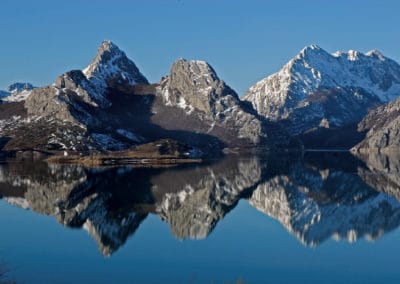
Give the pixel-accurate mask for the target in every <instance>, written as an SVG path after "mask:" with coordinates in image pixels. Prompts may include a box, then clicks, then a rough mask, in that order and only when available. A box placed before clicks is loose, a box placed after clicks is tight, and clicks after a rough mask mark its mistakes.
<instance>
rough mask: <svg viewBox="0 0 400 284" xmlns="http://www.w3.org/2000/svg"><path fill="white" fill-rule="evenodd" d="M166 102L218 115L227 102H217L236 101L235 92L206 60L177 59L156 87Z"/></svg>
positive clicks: (226, 105)
mask: <svg viewBox="0 0 400 284" xmlns="http://www.w3.org/2000/svg"><path fill="white" fill-rule="evenodd" d="M158 92H159V93H161V94H162V96H163V97H164V100H165V102H166V104H167V105H171V106H179V107H181V108H184V109H185V110H186V112H187V113H191V112H192V111H193V110H194V109H196V110H198V111H201V112H203V113H206V114H207V115H211V116H212V117H215V116H217V114H218V113H221V112H223V111H224V108H227V107H228V104H224V105H219V102H220V100H221V99H229V100H236V101H238V95H237V94H236V93H235V91H233V90H232V89H231V88H229V87H228V86H227V85H226V84H225V82H224V81H222V80H220V79H219V78H218V76H217V74H216V72H215V70H214V69H213V68H212V67H211V65H210V64H208V63H207V62H205V61H200V60H185V59H179V60H177V61H176V62H174V64H173V65H172V67H171V71H170V74H169V76H168V77H165V78H164V79H163V80H162V81H161V83H160V87H159V88H158Z"/></svg>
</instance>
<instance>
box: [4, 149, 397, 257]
mask: <svg viewBox="0 0 400 284" xmlns="http://www.w3.org/2000/svg"><path fill="white" fill-rule="evenodd" d="M398 160H399V159H398V158H397V156H395V155H391V156H384V155H377V154H376V155H373V154H370V155H369V156H362V157H359V158H356V157H353V156H352V155H351V154H348V153H329V154H328V153H312V152H311V153H306V154H305V155H303V156H289V155H288V156H280V157H276V156H272V155H270V156H253V155H249V156H243V155H230V156H227V157H225V158H223V159H220V160H216V161H208V162H206V163H204V164H202V165H196V166H184V167H183V166H181V167H174V168H164V169H154V168H145V169H143V168H133V167H115V168H85V167H82V166H74V165H48V164H46V163H43V162H36V161H30V162H27V161H25V162H18V161H12V160H9V161H6V162H5V163H4V164H2V165H1V166H0V196H1V198H2V199H4V200H5V201H6V202H8V203H9V204H12V205H15V206H18V207H21V208H23V209H29V210H32V211H35V212H37V213H40V214H43V215H50V216H54V217H55V218H56V220H57V222H59V223H61V224H63V225H65V227H66V228H82V229H84V230H86V231H87V232H89V234H90V235H91V236H92V237H93V239H94V240H95V241H96V242H97V244H98V248H99V250H100V251H101V253H102V254H104V255H105V256H110V255H112V254H113V253H114V252H115V251H117V250H119V249H121V247H122V246H123V245H124V243H125V242H126V241H127V240H128V239H129V237H130V236H132V235H133V234H135V232H137V231H138V230H140V228H141V226H142V225H143V224H144V223H145V222H146V218H147V217H148V216H149V215H157V216H159V218H160V219H161V220H162V221H164V222H166V223H167V224H168V225H169V227H170V232H171V233H172V234H173V235H174V236H175V238H176V239H178V240H185V239H190V240H199V241H200V240H204V239H206V238H207V237H208V236H209V235H210V234H212V232H213V230H214V229H215V228H216V227H217V226H218V224H219V223H220V221H221V220H222V219H224V217H225V216H226V215H227V214H228V213H229V212H231V211H232V210H235V207H236V206H237V204H238V202H239V201H240V200H243V201H244V202H248V203H249V204H250V205H251V206H252V207H254V208H255V209H256V210H258V211H260V212H262V213H264V214H265V215H266V216H265V218H273V219H276V220H277V221H279V222H280V223H281V224H282V226H284V227H285V228H286V229H287V231H288V232H289V233H290V234H292V235H293V236H295V237H296V238H297V239H298V240H299V241H300V242H301V243H302V244H304V245H306V246H317V245H319V244H321V243H322V242H324V241H326V240H328V239H332V238H333V239H335V240H346V241H348V242H355V241H357V240H358V239H360V238H365V239H368V240H376V239H379V238H380V237H382V236H383V235H384V234H385V233H387V232H389V231H392V230H394V229H395V228H397V227H398V226H399V225H400V202H399V199H398V198H399V197H400V194H399V190H400V179H399V177H398V173H399V170H400V167H399V162H398ZM249 221H250V220H249ZM160 237H161V238H162V236H160Z"/></svg>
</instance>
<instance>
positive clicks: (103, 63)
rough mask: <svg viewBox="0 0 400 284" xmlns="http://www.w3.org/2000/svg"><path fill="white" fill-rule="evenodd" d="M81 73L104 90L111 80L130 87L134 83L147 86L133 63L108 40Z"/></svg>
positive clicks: (145, 80)
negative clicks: (124, 83)
mask: <svg viewBox="0 0 400 284" xmlns="http://www.w3.org/2000/svg"><path fill="white" fill-rule="evenodd" d="M83 73H84V74H85V76H86V78H87V79H89V80H91V79H92V78H95V79H94V80H95V81H98V82H96V84H97V85H101V87H102V89H105V87H106V85H107V82H108V81H109V80H112V79H116V80H117V81H119V82H120V83H121V82H126V83H128V84H130V85H134V84H136V83H144V84H148V81H147V79H146V78H145V77H144V76H143V75H142V74H141V73H140V71H139V69H138V68H137V67H136V65H135V63H133V61H131V60H130V59H129V58H128V57H127V56H126V54H125V52H123V51H122V50H120V49H119V47H118V46H117V45H116V44H115V43H113V42H111V41H110V40H104V41H103V42H102V43H101V45H100V47H99V49H98V51H97V55H96V57H95V58H94V59H93V60H92V62H91V64H89V66H87V67H86V68H85V69H84V70H83Z"/></svg>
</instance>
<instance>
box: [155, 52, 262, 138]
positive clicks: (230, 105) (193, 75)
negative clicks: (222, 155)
mask: <svg viewBox="0 0 400 284" xmlns="http://www.w3.org/2000/svg"><path fill="white" fill-rule="evenodd" d="M157 94H158V95H159V96H161V97H162V98H163V100H164V102H165V104H166V105H167V106H170V107H176V108H181V109H182V110H183V111H184V112H185V114H186V115H187V116H190V115H194V116H197V117H198V119H199V120H200V121H202V122H203V124H205V125H206V126H207V127H208V129H207V130H206V132H207V133H208V134H211V135H213V134H214V135H216V136H220V135H221V134H222V133H221V132H227V133H229V134H233V135H232V136H231V137H230V138H227V139H229V140H230V141H226V142H227V143H228V144H229V142H231V143H232V144H235V143H236V144H237V143H240V142H239V141H238V140H249V142H250V143H252V144H257V143H259V142H260V141H261V140H262V139H264V138H266V137H267V134H266V132H265V129H264V126H263V124H262V121H261V120H259V119H258V118H257V117H256V115H254V114H252V113H251V112H250V111H249V110H247V109H246V108H245V106H244V104H242V103H241V102H240V100H239V97H238V95H237V94H236V92H235V91H234V90H232V89H231V88H230V87H229V86H228V85H226V83H225V82H224V81H222V80H220V79H219V77H218V75H217V74H216V72H215V70H214V69H213V68H212V67H211V66H210V65H209V64H208V63H207V62H205V61H198V60H185V59H179V60H178V61H176V62H175V63H174V64H173V65H172V67H171V71H170V75H169V76H167V77H164V78H163V79H162V80H161V82H160V85H159V87H157ZM234 133H236V134H234ZM234 140H237V142H234ZM242 143H243V141H242ZM237 145H239V144H237Z"/></svg>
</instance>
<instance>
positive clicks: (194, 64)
mask: <svg viewBox="0 0 400 284" xmlns="http://www.w3.org/2000/svg"><path fill="white" fill-rule="evenodd" d="M177 69H181V70H185V72H188V73H190V74H193V75H196V74H197V75H203V76H204V75H208V76H211V77H210V78H212V79H213V80H218V79H219V78H218V76H217V73H216V72H215V70H214V68H213V67H212V66H211V65H210V64H209V63H208V62H207V61H204V60H186V59H184V58H179V59H178V60H177V61H175V62H174V64H173V65H172V68H171V71H174V70H177Z"/></svg>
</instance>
